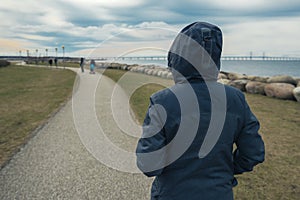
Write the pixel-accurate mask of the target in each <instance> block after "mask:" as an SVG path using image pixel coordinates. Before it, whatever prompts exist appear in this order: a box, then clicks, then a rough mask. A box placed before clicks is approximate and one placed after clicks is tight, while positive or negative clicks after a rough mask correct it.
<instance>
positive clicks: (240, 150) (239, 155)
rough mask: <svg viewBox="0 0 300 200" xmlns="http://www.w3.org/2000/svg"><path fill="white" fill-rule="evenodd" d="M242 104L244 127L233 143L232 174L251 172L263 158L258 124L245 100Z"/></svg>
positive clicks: (263, 149) (263, 148)
mask: <svg viewBox="0 0 300 200" xmlns="http://www.w3.org/2000/svg"><path fill="white" fill-rule="evenodd" d="M243 99H244V98H243ZM244 103H245V116H244V125H243V127H242V130H241V132H240V133H239V134H238V137H237V140H236V141H235V143H236V146H237V149H236V150H235V151H234V154H233V163H234V174H241V173H243V172H249V171H252V170H253V167H254V166H255V165H257V164H259V163H262V162H263V161H264V158H265V147H264V142H263V140H262V138H261V136H260V135H259V133H258V130H259V127H260V125H259V122H258V120H257V118H256V117H255V116H254V114H253V113H252V112H251V110H250V108H249V105H248V104H247V102H246V100H245V99H244Z"/></svg>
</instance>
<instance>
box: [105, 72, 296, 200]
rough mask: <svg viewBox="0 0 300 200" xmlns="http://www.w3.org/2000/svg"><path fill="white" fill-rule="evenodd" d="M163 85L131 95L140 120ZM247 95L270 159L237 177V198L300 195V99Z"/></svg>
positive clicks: (249, 199) (115, 75)
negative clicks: (152, 96) (299, 100)
mask: <svg viewBox="0 0 300 200" xmlns="http://www.w3.org/2000/svg"><path fill="white" fill-rule="evenodd" d="M124 73H125V71H120V70H106V71H105V72H104V74H105V75H106V76H108V77H110V78H112V79H113V80H114V81H117V80H119V78H120V77H121V76H122V75H123V74H124ZM136 76H142V74H136ZM133 81H134V80H133ZM121 86H122V85H121ZM160 89H162V86H160V85H157V84H148V85H145V86H142V87H140V88H139V89H137V90H136V91H135V93H134V94H133V95H132V96H131V97H130V105H131V107H132V110H133V111H134V112H135V114H136V117H137V119H138V120H139V122H140V123H141V122H142V120H143V118H144V116H145V113H146V110H147V108H148V105H149V97H150V95H151V94H152V93H154V92H155V91H157V90H160ZM245 95H246V98H247V100H248V103H249V105H250V107H251V109H252V111H253V112H254V114H255V115H256V116H257V118H258V119H259V121H260V123H261V129H260V133H261V134H262V137H263V138H264V141H265V145H266V160H265V162H264V163H263V164H261V165H259V166H257V167H256V168H255V170H254V171H253V172H251V173H245V174H242V175H239V176H238V177H237V178H238V181H239V185H238V186H237V187H235V188H234V194H235V199H237V200H239V199H242V200H243V199H245V200H246V199H247V200H252V199H253V200H254V199H255V200H256V199H257V200H261V199H263V200H265V199H266V200H276V199H287V200H288V199H289V200H290V199H294V200H296V199H299V197H300V175H299V174H300V103H297V102H294V101H284V100H278V99H274V98H269V97H266V96H261V95H251V94H245Z"/></svg>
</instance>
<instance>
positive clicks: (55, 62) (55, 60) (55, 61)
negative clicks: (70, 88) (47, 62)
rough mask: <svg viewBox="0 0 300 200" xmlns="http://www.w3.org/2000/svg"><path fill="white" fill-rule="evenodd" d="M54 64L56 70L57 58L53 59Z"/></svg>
mask: <svg viewBox="0 0 300 200" xmlns="http://www.w3.org/2000/svg"><path fill="white" fill-rule="evenodd" d="M54 64H55V66H56V68H57V58H54Z"/></svg>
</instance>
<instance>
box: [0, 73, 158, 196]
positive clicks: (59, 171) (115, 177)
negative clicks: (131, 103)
mask: <svg viewBox="0 0 300 200" xmlns="http://www.w3.org/2000/svg"><path fill="white" fill-rule="evenodd" d="M70 69H71V68H70ZM71 70H73V71H76V72H77V74H78V76H77V86H76V90H75V93H74V94H75V95H76V94H77V95H79V97H80V98H79V100H80V101H78V102H77V104H76V106H77V107H78V106H79V107H80V106H82V108H84V107H86V106H89V105H90V104H91V103H93V102H91V99H90V98H87V97H88V96H85V94H87V93H89V92H93V93H95V106H94V107H92V108H93V109H95V111H96V114H97V117H98V119H99V121H100V122H102V123H103V129H104V131H105V130H109V132H110V133H111V134H110V135H109V136H108V137H109V139H110V140H112V141H113V142H115V143H116V144H118V145H120V146H121V148H124V149H128V150H130V151H133V150H134V148H135V145H136V141H137V140H136V138H134V137H125V136H120V135H119V133H118V132H120V130H118V128H117V126H115V125H114V124H113V123H111V117H112V116H111V115H112V114H111V113H109V112H111V111H110V110H109V109H107V108H108V107H109V106H108V105H110V99H109V98H107V96H105V95H106V94H105V91H107V92H109V91H111V88H112V87H113V84H114V83H113V82H112V81H111V80H110V79H108V78H106V77H104V76H103V77H101V74H95V75H91V74H89V73H88V72H85V73H81V72H80V71H79V70H78V69H71ZM99 77H101V87H102V89H101V93H100V92H98V90H99V87H96V90H95V91H94V89H95V85H96V84H97V81H98V80H99ZM91 90H92V91H91ZM119 98H120V97H119ZM124 98H125V96H124ZM119 100H120V99H119ZM73 101H74V100H73ZM123 101H124V102H126V101H128V99H123ZM72 103H73V105H72ZM72 106H74V102H72V100H70V101H69V102H68V103H67V104H66V105H65V106H64V107H63V108H62V109H61V110H60V111H59V112H58V113H57V114H56V115H55V116H54V117H53V118H51V119H50V120H49V122H48V123H47V124H46V125H45V126H44V127H43V128H42V129H41V130H40V131H39V132H38V133H37V134H36V136H35V137H33V138H32V139H31V140H30V141H29V142H28V144H26V145H25V147H24V148H22V149H21V151H20V152H19V153H17V154H16V155H15V156H14V157H13V158H12V159H11V161H10V162H9V163H8V164H7V165H6V166H5V167H4V168H3V169H2V170H1V171H0V199H104V200H105V199H126V200H128V199H132V200H135V199H139V200H142V199H149V193H150V184H151V182H152V180H151V179H148V178H146V177H145V176H143V175H142V174H134V173H126V172H121V171H118V170H115V169H112V168H109V167H107V166H106V165H104V164H102V163H101V162H100V161H98V160H97V159H95V158H94V157H93V156H92V154H91V153H90V152H89V151H87V149H86V148H85V146H84V145H83V144H82V141H81V140H80V137H79V134H78V132H77V129H76V128H77V127H76V126H75V124H74V117H75V118H76V116H75V115H74V113H73V110H72ZM93 114H94V113H89V112H82V113H81V115H80V116H77V117H81V118H82V120H83V121H82V125H83V126H86V129H87V130H89V127H90V126H89V124H86V123H84V122H86V120H88V119H90V117H91V115H93ZM84 124H85V125H84ZM77 126H78V125H77ZM83 126H81V127H83ZM83 128H84V127H83ZM133 138H134V139H133ZM100 149H101V148H100Z"/></svg>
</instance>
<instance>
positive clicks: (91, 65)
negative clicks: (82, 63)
mask: <svg viewBox="0 0 300 200" xmlns="http://www.w3.org/2000/svg"><path fill="white" fill-rule="evenodd" d="M95 66H96V63H95V60H91V63H90V74H95Z"/></svg>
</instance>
